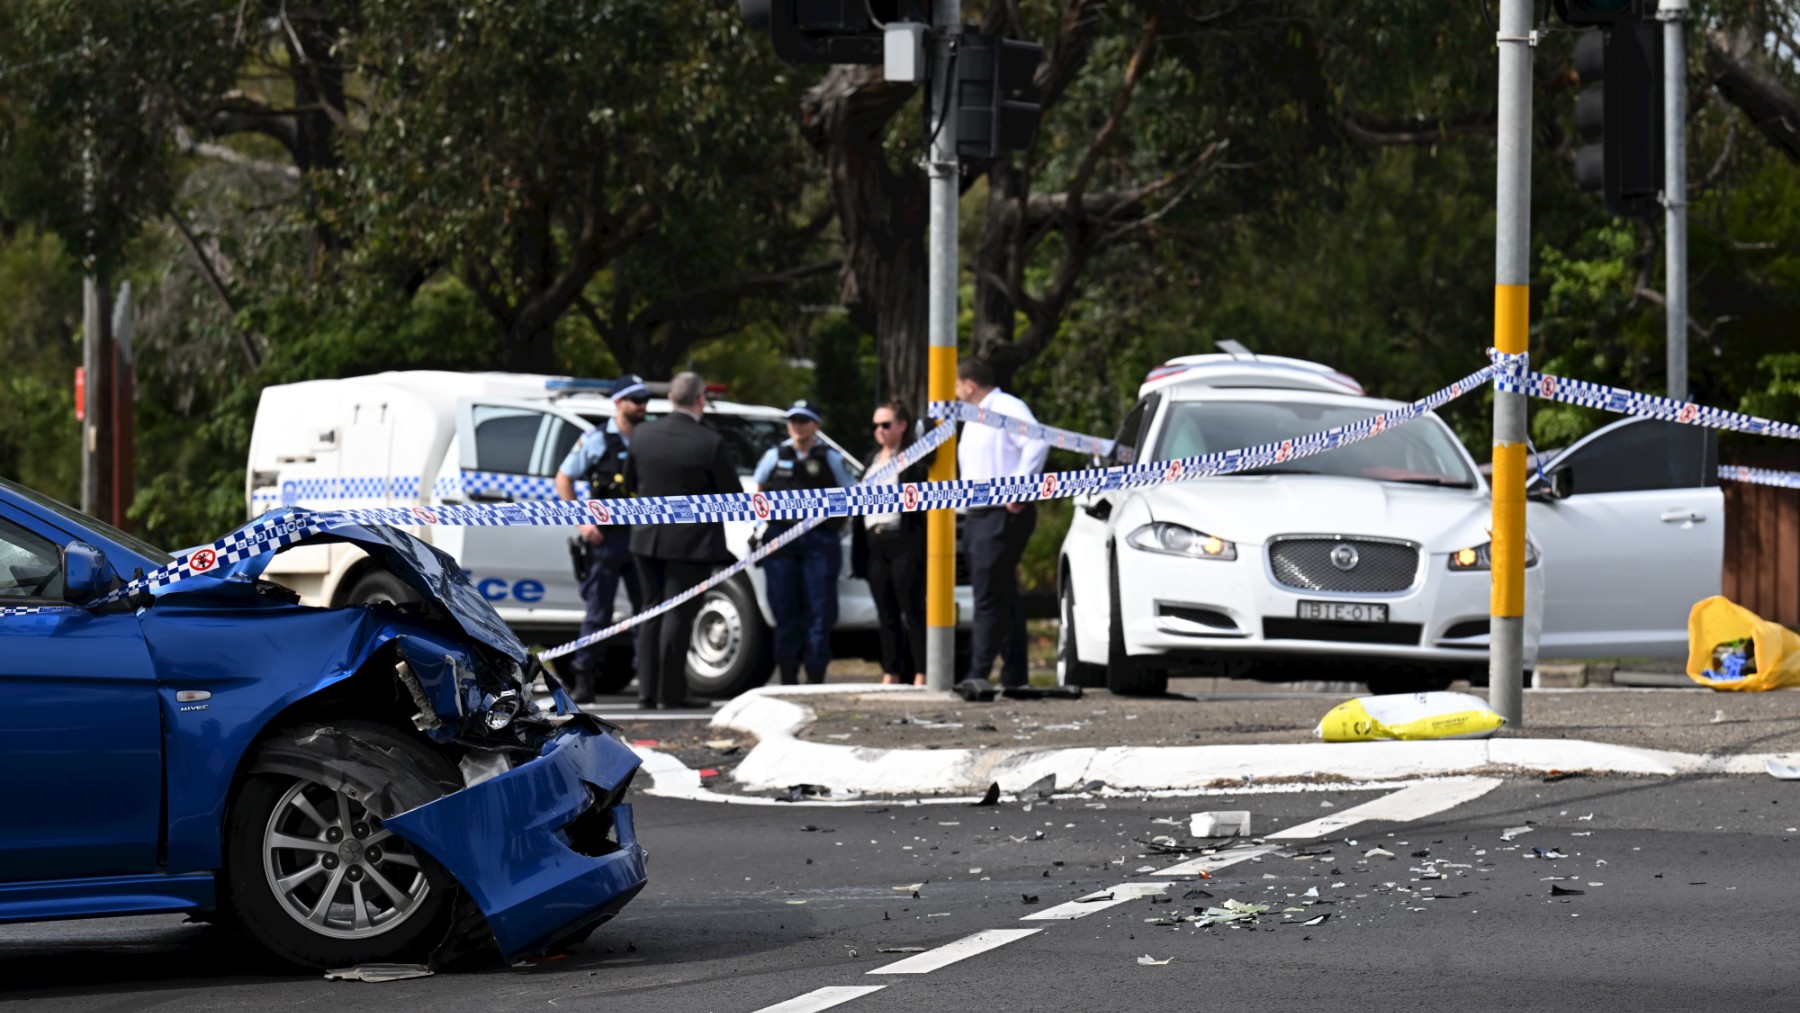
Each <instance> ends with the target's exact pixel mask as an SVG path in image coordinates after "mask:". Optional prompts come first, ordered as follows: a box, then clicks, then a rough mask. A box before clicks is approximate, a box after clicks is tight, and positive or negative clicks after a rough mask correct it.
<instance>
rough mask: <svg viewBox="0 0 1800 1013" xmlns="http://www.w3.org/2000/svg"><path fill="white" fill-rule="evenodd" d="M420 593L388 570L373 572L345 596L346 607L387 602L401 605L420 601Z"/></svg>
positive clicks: (365, 576)
mask: <svg viewBox="0 0 1800 1013" xmlns="http://www.w3.org/2000/svg"><path fill="white" fill-rule="evenodd" d="M418 600H419V592H417V591H415V590H413V589H412V587H411V586H410V585H408V584H407V583H406V581H404V580H401V579H400V578H399V577H396V576H394V575H393V574H391V573H389V572H387V571H386V570H371V571H369V572H368V573H365V574H363V575H362V579H360V580H358V581H357V582H356V583H355V584H354V585H353V586H352V587H351V588H350V593H349V594H347V595H345V596H344V603H345V604H346V605H365V604H373V603H375V602H387V603H389V604H392V605H401V604H404V603H406V602H409V601H418Z"/></svg>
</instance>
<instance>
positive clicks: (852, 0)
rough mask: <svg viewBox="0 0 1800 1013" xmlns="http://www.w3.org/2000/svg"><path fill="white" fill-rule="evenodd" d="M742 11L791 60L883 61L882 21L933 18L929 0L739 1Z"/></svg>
mask: <svg viewBox="0 0 1800 1013" xmlns="http://www.w3.org/2000/svg"><path fill="white" fill-rule="evenodd" d="M738 13H739V14H741V15H742V16H743V18H744V24H746V25H748V26H749V27H751V28H756V29H766V30H767V31H768V33H769V38H770V40H771V41H772V42H773V43H774V44H775V55H776V56H778V57H780V58H781V59H782V60H784V61H786V62H788V63H862V64H871V65H879V64H881V63H882V61H883V42H882V36H883V34H884V31H883V27H882V26H884V25H886V24H887V23H888V22H890V21H892V22H896V23H898V22H909V21H910V22H917V23H920V24H923V23H926V22H928V21H929V20H930V17H929V15H930V11H929V10H928V9H927V7H926V3H925V0H738Z"/></svg>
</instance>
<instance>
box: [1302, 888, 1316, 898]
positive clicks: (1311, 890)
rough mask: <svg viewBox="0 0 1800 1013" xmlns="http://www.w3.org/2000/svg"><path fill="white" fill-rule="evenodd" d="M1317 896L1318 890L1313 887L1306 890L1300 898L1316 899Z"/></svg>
mask: <svg viewBox="0 0 1800 1013" xmlns="http://www.w3.org/2000/svg"><path fill="white" fill-rule="evenodd" d="M1318 895H1319V888H1318V887H1316V886H1314V887H1309V888H1307V891H1306V892H1305V893H1303V894H1301V895H1300V896H1302V897H1317V896H1318Z"/></svg>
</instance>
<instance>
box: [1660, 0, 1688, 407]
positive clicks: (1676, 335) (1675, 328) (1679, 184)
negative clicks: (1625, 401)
mask: <svg viewBox="0 0 1800 1013" xmlns="http://www.w3.org/2000/svg"><path fill="white" fill-rule="evenodd" d="M1687 15H1688V4H1687V0H1662V3H1661V5H1660V6H1659V7H1658V8H1657V10H1656V16H1657V18H1658V19H1660V20H1661V21H1662V23H1663V173H1664V177H1663V178H1664V182H1663V224H1664V233H1665V234H1666V235H1667V237H1668V250H1667V255H1666V256H1667V263H1666V264H1665V265H1664V269H1663V280H1664V284H1665V286H1666V287H1667V291H1666V292H1665V293H1664V294H1663V298H1664V300H1665V301H1666V302H1667V304H1668V311H1667V314H1666V316H1667V317H1668V320H1667V326H1668V335H1669V377H1668V383H1669V396H1670V397H1672V398H1678V399H1680V400H1683V401H1685V400H1687V396H1688V347H1687V329H1688V298H1687V297H1688V280H1687V50H1686V49H1685V48H1684V47H1683V44H1682V30H1681V23H1682V21H1684V20H1686V18H1687Z"/></svg>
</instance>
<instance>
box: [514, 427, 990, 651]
mask: <svg viewBox="0 0 1800 1013" xmlns="http://www.w3.org/2000/svg"><path fill="white" fill-rule="evenodd" d="M955 432H956V428H955V427H954V426H949V425H941V426H937V427H936V428H933V429H928V430H926V431H925V433H924V434H923V435H921V436H920V437H919V438H918V439H917V440H915V441H914V442H913V444H912V446H910V447H907V448H906V449H905V450H903V451H901V452H900V453H899V454H898V455H897V456H896V457H895V458H894V459H893V460H891V461H888V462H887V463H885V464H883V465H881V466H880V467H877V468H876V469H875V470H873V471H871V472H869V473H868V474H867V475H864V476H863V484H864V485H880V484H884V483H886V482H887V481H888V480H889V479H890V478H891V477H893V476H895V475H898V474H899V473H900V472H902V471H904V470H906V469H907V468H910V467H912V466H913V465H915V464H917V463H918V462H920V461H922V460H924V459H925V456H926V455H927V454H930V453H931V452H932V451H934V450H936V449H937V448H938V447H939V446H941V445H942V444H943V443H944V441H945V440H948V439H949V438H950V437H951V436H952V435H954V434H955ZM825 521H826V518H824V517H808V518H806V519H805V520H802V521H800V522H799V523H797V524H795V525H794V526H793V527H790V528H788V529H787V530H786V531H783V532H781V533H780V534H778V535H776V536H775V537H774V538H771V539H769V540H768V541H766V542H764V543H762V544H761V545H758V546H757V547H756V548H754V549H751V550H750V551H749V552H748V553H745V555H744V558H742V559H740V560H738V561H737V562H735V563H732V564H731V565H730V566H727V567H725V568H724V569H722V570H719V571H718V572H716V573H714V574H713V575H712V576H710V577H708V578H706V579H705V580H703V581H701V582H700V583H698V584H695V585H694V586H693V587H690V588H688V589H687V590H685V591H683V592H681V593H680V594H678V595H676V596H675V597H673V598H669V599H667V600H665V601H660V602H658V603H656V604H655V605H652V606H650V607H649V608H646V609H642V610H640V611H638V612H636V613H634V614H632V615H630V616H627V617H626V618H624V619H622V620H620V621H619V622H616V623H613V624H612V625H611V626H608V627H605V628H603V629H599V630H595V631H594V632H592V633H588V634H584V635H582V636H580V637H577V638H575V639H574V640H571V641H569V642H568V643H566V644H559V645H557V646H556V647H552V648H549V649H548V650H544V651H539V652H538V658H539V659H540V660H543V661H554V660H556V659H557V658H560V657H563V656H564V655H568V654H573V653H575V652H576V651H579V650H581V649H582V648H585V647H591V646H593V645H594V644H598V643H600V642H601V641H603V640H610V639H612V638H613V637H616V636H618V635H619V634H621V633H624V632H626V631H627V630H630V629H632V628H633V627H635V626H640V625H642V624H644V623H646V622H649V621H650V620H651V619H654V618H656V617H657V616H660V615H662V614H663V613H664V612H667V611H669V610H671V609H673V608H675V607H677V606H679V605H681V604H682V603H684V602H689V601H693V600H694V598H696V597H698V596H699V595H703V594H705V593H706V592H708V591H710V590H712V589H713V588H715V587H718V586H719V585H721V584H723V583H725V582H726V581H728V580H730V579H731V578H733V577H735V576H737V575H738V574H740V573H743V572H744V571H745V570H748V569H749V568H750V567H751V566H753V565H755V564H756V563H759V562H761V561H762V560H764V559H767V558H768V557H769V556H772V555H774V554H775V553H777V552H779V551H781V550H782V549H784V548H786V547H788V546H789V545H792V544H793V543H794V542H796V541H799V540H800V538H801V536H803V535H805V534H806V533H807V532H809V531H811V530H813V529H814V528H816V527H818V526H819V525H821V524H823V523H825ZM609 604H610V603H609Z"/></svg>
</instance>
